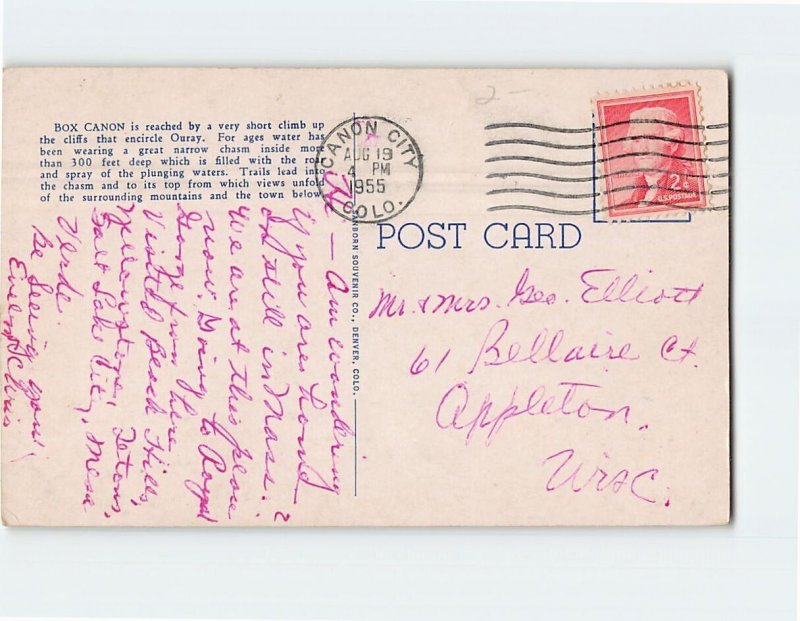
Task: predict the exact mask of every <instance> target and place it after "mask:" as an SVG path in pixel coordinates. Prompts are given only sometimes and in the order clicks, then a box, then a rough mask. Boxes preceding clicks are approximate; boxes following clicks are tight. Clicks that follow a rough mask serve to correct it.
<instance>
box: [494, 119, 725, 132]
mask: <svg viewBox="0 0 800 621" xmlns="http://www.w3.org/2000/svg"><path fill="white" fill-rule="evenodd" d="M636 124H644V125H669V126H670V127H681V128H683V129H709V130H713V129H725V128H727V127H728V126H729V124H728V123H714V124H711V125H689V124H686V123H677V122H673V121H662V120H659V119H628V120H627V121H616V122H614V123H607V124H606V125H595V126H594V127H552V126H550V125H540V124H539V123H491V124H489V125H487V126H486V127H484V129H487V130H493V129H506V128H517V129H539V130H542V131H545V132H556V133H560V134H589V133H592V132H597V131H601V130H604V129H611V128H612V127H619V126H621V125H636Z"/></svg>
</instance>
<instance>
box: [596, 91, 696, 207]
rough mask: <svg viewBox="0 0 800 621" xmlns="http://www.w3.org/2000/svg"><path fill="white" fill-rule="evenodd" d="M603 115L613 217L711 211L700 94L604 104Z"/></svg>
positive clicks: (603, 169) (602, 141)
mask: <svg viewBox="0 0 800 621" xmlns="http://www.w3.org/2000/svg"><path fill="white" fill-rule="evenodd" d="M597 111H598V119H599V143H600V152H601V157H600V162H601V163H602V166H601V167H600V172H602V177H603V179H604V181H605V196H606V202H607V205H608V210H609V215H610V216H611V217H620V216H622V217H625V216H630V215H637V214H645V213H655V212H663V211H672V210H678V209H688V208H697V207H705V206H706V204H707V201H706V193H705V184H704V174H703V150H702V148H701V147H702V144H703V143H702V138H701V133H700V129H701V126H700V124H699V123H698V121H697V104H696V97H695V91H694V90H691V89H683V90H680V91H676V92H671V93H663V92H662V93H658V94H652V95H642V96H636V97H624V98H615V99H605V100H599V101H598V102H597Z"/></svg>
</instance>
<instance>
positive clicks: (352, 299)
mask: <svg viewBox="0 0 800 621" xmlns="http://www.w3.org/2000/svg"><path fill="white" fill-rule="evenodd" d="M355 123H356V113H355V111H353V125H354V126H355ZM352 131H353V191H352V195H353V205H352V208H351V209H350V214H351V216H350V217H351V240H353V241H355V242H356V252H355V254H356V257H357V259H356V260H357V261H358V277H359V279H360V278H361V240H360V239H359V234H358V233H359V231H358V222H356V211H357V209H358V190H357V183H356V179H358V177H357V171H356V164H357V162H358V158H357V157H356V132H355V129H353V130H352ZM352 267H353V266H352V260H351V280H350V296H351V297H350V313H351V315H352V322H353V323H354V324H355V325H354V326H352V327H351V330H350V359H351V363H352V364H351V367H352V366H354V365H355V356H354V354H355V352H354V351H353V346H354V343H353V328H355V329H358V327H359V326H358V321H356V319H357V313H356V310H355V309H356V308H357V307H356V298H355V295H354V291H353V280H352ZM360 285H361V283H360V280H359V289H360V288H361V286H360ZM358 345H359V352H360V351H361V330H358ZM360 359H361V356H360V355H359V360H360ZM360 366H361V365H359V367H360ZM360 375H361V373H360V371H359V377H360ZM350 381H351V385H352V386H353V496H358V399H357V398H356V391H355V384H354V383H352V382H353V372H352V370H351V372H350Z"/></svg>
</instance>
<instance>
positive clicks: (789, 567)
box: [0, 0, 800, 621]
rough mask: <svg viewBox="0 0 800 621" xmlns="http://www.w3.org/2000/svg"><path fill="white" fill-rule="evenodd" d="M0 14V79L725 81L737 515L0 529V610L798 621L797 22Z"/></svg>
mask: <svg viewBox="0 0 800 621" xmlns="http://www.w3.org/2000/svg"><path fill="white" fill-rule="evenodd" d="M5 9H6V10H5V23H4V30H5V46H4V52H5V66H24V65H62V66H68V65H129V66H130V65H132V66H135V65H158V66H172V65H197V66H338V65H360V66H476V67H477V66H497V67H529V66H532V67H640V66H641V67H670V68H671V67H718V68H724V69H727V70H728V71H730V73H731V80H732V97H733V100H732V101H733V103H732V109H733V140H734V143H733V155H734V161H733V165H734V176H733V181H734V183H733V186H734V187H733V222H732V227H733V228H732V240H733V326H734V330H735V333H734V336H733V355H734V378H733V386H734V390H733V397H734V407H733V423H734V425H733V426H734V450H733V466H734V509H733V522H732V524H731V525H730V526H727V527H718V528H669V529H667V528H642V529H633V528H616V529H609V528H605V529H604V528H591V529H589V528H580V529H564V528H530V529H484V530H479V529H440V530H434V529H418V530H411V529H374V530H367V529H341V530H332V529H331V530H267V529H265V530H249V531H248V530H233V531H231V530H226V531H223V530H215V531H212V530H202V531H201V530H191V529H186V530H167V529H155V530H129V529H125V530H112V529H108V530H100V529H97V530H79V529H62V530H57V529H45V530H41V529H9V528H3V529H0V615H46V616H51V615H106V616H129V615H136V616H147V615H153V616H160V617H168V616H192V617H206V616H218V617H267V618H274V617H282V618H400V617H403V618H433V617H436V618H458V619H471V618H475V619H512V618H529V619H557V620H561V619H581V620H588V619H615V620H616V621H622V620H625V619H636V620H637V621H638V620H642V619H647V620H659V619H670V620H672V619H724V620H726V621H732V620H739V619H747V620H748V621H749V620H753V619H758V620H776V619H777V620H783V619H794V618H795V586H796V582H795V581H796V559H797V553H796V544H797V539H796V533H797V505H798V502H797V446H798V424H797V423H798V419H797V409H798V408H797V406H798V382H797V378H798V355H797V354H798V308H800V306H798V305H799V304H800V296H799V295H798V288H799V287H800V270H799V269H798V268H800V260H799V257H800V251H799V250H798V247H799V245H798V235H799V234H800V226H798V225H800V218H799V217H798V212H799V211H800V204H799V203H798V200H797V192H796V189H797V187H798V178H800V158H799V157H798V151H799V150H800V129H798V126H799V124H800V43H798V32H800V9H798V8H797V7H791V6H783V7H764V6H762V7H757V6H756V7H748V6H724V5H710V6H690V5H685V4H684V5H682V4H678V5H671V6H662V5H652V4H650V5H641V6H640V5H631V4H616V5H605V4H588V5H577V4H558V5H530V4H523V3H511V4H502V3H499V2H492V3H488V4H483V3H467V4H456V3H450V2H448V3H414V4H410V5H399V6H398V5H388V4H386V5H384V4H378V3H372V4H367V3H364V4H353V3H349V2H337V3H333V2H328V3H318V4H305V3H300V2H291V3H287V4H286V5H283V4H280V5H278V4H275V5H273V4H267V3H257V2H243V1H236V0H225V1H224V2H223V1H220V2H210V1H202V0H186V1H180V2H179V1H172V2H170V1H168V0H160V1H152V0H137V1H135V2H130V1H119V0H113V1H112V0H102V1H95V2H91V1H83V2H55V1H50V2H42V1H34V0H24V1H23V0H18V1H13V2H6V7H5ZM53 96H54V97H57V96H58V94H57V93H53ZM320 96H328V95H326V94H324V93H321V94H320ZM681 260H691V257H682V258H681Z"/></svg>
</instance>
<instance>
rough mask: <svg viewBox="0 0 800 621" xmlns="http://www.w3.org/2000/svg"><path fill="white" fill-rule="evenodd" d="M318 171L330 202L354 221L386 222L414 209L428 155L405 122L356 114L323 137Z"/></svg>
mask: <svg viewBox="0 0 800 621" xmlns="http://www.w3.org/2000/svg"><path fill="white" fill-rule="evenodd" d="M315 175H316V183H317V188H318V189H319V191H320V194H321V195H322V197H323V199H324V201H325V206H326V208H328V209H330V210H332V211H334V212H335V213H336V214H338V215H339V216H341V217H342V218H344V219H346V220H350V221H353V222H358V223H378V222H385V221H387V220H389V219H391V218H394V217H396V216H398V215H399V214H401V213H402V212H403V211H405V210H406V209H408V207H409V205H410V204H411V203H412V202H413V200H414V198H415V197H416V196H417V193H418V192H419V189H420V187H421V186H422V178H423V156H422V151H421V150H420V148H419V145H418V144H417V141H416V140H414V138H413V137H412V136H411V134H409V133H408V131H406V129H405V128H403V127H402V126H401V125H400V124H399V123H397V122H395V121H392V120H391V119H388V118H386V117H382V116H353V117H352V118H350V119H347V120H346V121H343V122H341V123H339V124H338V125H337V126H336V127H334V128H333V129H332V130H331V131H330V132H329V133H328V135H327V136H326V137H325V139H324V140H323V141H322V144H321V145H320V148H319V150H318V153H317V159H316V165H315Z"/></svg>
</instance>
